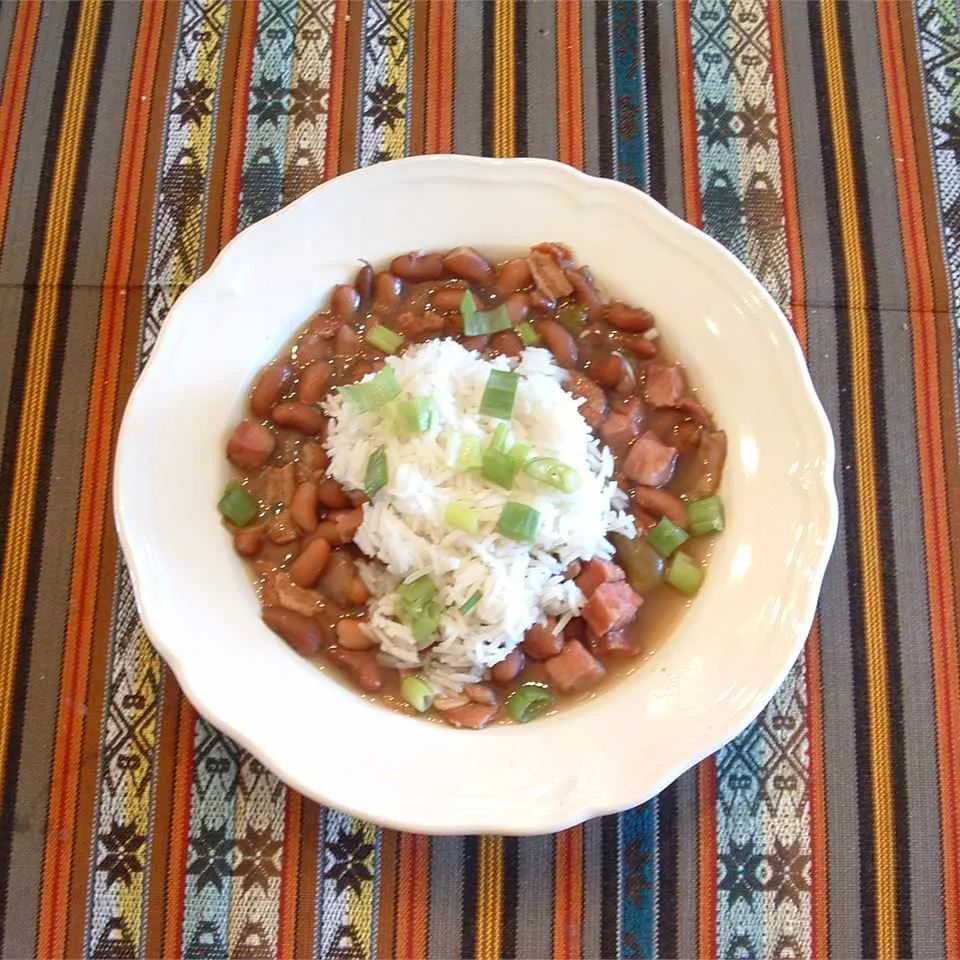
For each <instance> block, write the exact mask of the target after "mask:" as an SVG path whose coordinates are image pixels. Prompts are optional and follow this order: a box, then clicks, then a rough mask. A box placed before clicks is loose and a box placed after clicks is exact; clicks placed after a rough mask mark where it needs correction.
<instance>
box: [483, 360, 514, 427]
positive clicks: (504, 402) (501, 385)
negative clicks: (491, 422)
mask: <svg viewBox="0 0 960 960" xmlns="http://www.w3.org/2000/svg"><path fill="white" fill-rule="evenodd" d="M519 380H520V378H519V377H518V376H517V374H515V373H510V372H509V371H507V370H491V371H490V376H489V377H488V378H487V385H486V387H484V390H483V399H482V400H481V401H480V412H481V413H482V414H484V415H485V416H488V417H496V418H497V419H499V420H509V419H510V414H511V413H513V402H514V400H515V399H516V397H517V383H518V381H519Z"/></svg>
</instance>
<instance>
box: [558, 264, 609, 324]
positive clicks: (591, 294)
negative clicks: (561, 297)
mask: <svg viewBox="0 0 960 960" xmlns="http://www.w3.org/2000/svg"><path fill="white" fill-rule="evenodd" d="M567 280H569V281H570V286H571V287H573V292H574V295H575V296H576V299H577V303H579V304H580V306H581V307H585V308H586V310H587V312H588V314H591V315H592V314H594V313H595V312H599V311H600V309H601V308H602V307H603V305H604V304H605V303H606V302H607V299H606V297H605V296H604V295H603V294H602V293H600V291H599V290H597V288H596V287H595V286H594V285H593V283H592V282H591V280H589V279H588V278H587V277H586V276H584V274H583V273H582V272H581V271H580V270H568V271H567Z"/></svg>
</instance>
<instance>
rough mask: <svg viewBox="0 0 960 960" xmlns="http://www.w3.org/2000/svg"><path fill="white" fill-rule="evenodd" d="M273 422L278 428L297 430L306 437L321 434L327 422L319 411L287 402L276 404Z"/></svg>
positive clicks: (293, 402)
mask: <svg viewBox="0 0 960 960" xmlns="http://www.w3.org/2000/svg"><path fill="white" fill-rule="evenodd" d="M273 422H274V423H275V424H276V425H277V426H278V427H289V428H290V429H291V430H299V431H300V432H301V433H302V434H305V435H306V436H308V437H315V436H316V435H317V434H318V433H322V432H323V428H324V427H325V426H326V422H327V421H326V419H325V417H324V416H323V414H322V413H320V411H319V410H314V409H313V407H310V406H307V404H305V403H297V402H296V401H293V400H289V401H287V402H286V403H278V404H277V405H276V406H275V407H274V408H273Z"/></svg>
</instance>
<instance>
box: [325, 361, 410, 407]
mask: <svg viewBox="0 0 960 960" xmlns="http://www.w3.org/2000/svg"><path fill="white" fill-rule="evenodd" d="M337 390H338V391H339V392H340V393H342V394H343V396H344V399H345V400H346V401H347V402H348V403H349V404H350V405H351V406H352V407H353V408H354V409H355V410H356V411H358V412H359V413H369V412H370V411H371V410H379V409H380V407H382V406H383V405H384V404H385V403H389V402H390V401H391V400H393V399H394V398H395V397H398V396H400V384H399V383H397V375H396V374H395V373H394V372H393V367H391V366H390V365H389V364H387V366H385V367H384V368H383V369H382V370H381V371H380V372H379V373H378V374H376V375H375V376H373V377H371V378H370V379H369V380H364V381H363V382H362V383H351V384H348V385H347V386H345V387H337Z"/></svg>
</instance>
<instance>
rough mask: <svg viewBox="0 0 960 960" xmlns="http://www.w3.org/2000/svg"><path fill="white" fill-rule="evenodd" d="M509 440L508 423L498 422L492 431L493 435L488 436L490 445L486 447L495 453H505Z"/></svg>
mask: <svg viewBox="0 0 960 960" xmlns="http://www.w3.org/2000/svg"><path fill="white" fill-rule="evenodd" d="M509 441H510V425H509V424H507V423H498V424H497V427H496V429H495V430H494V431H493V436H492V437H491V438H490V446H488V447H487V449H488V450H493V451H495V452H496V453H506V452H507V449H508V447H509V446H510V443H509Z"/></svg>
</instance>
